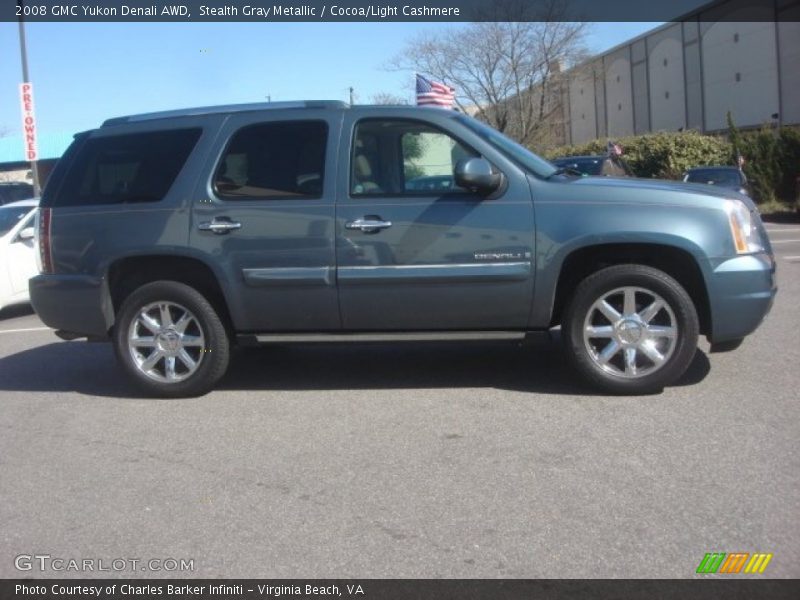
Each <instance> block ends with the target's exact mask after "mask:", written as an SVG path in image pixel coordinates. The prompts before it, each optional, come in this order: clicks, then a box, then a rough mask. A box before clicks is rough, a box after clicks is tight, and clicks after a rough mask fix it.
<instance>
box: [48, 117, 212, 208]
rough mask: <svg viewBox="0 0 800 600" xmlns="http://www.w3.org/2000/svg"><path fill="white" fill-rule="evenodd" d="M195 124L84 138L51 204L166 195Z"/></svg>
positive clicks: (195, 134)
mask: <svg viewBox="0 0 800 600" xmlns="http://www.w3.org/2000/svg"><path fill="white" fill-rule="evenodd" d="M200 132H201V130H200V129H172V130H169V131H152V132H148V133H133V134H127V135H115V136H109V137H97V138H90V139H87V140H86V141H85V142H84V143H83V145H82V146H81V147H80V149H79V151H78V153H77V155H76V156H75V158H74V160H73V162H72V164H71V165H70V167H69V169H68V172H67V173H66V176H65V178H64V183H63V185H61V186H60V189H59V193H58V196H57V197H56V198H55V201H54V203H53V204H54V205H55V206H77V205H86V204H119V203H123V202H156V201H158V200H161V199H162V198H164V196H166V195H167V192H168V191H169V189H170V187H172V184H173V182H174V181H175V178H176V177H177V176H178V173H179V172H180V170H181V167H183V165H184V163H185V162H186V159H187V158H188V157H189V154H190V153H191V151H192V149H193V148H194V146H195V144H196V143H197V140H198V139H199V137H200Z"/></svg>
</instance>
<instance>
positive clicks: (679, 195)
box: [569, 177, 756, 211]
mask: <svg viewBox="0 0 800 600" xmlns="http://www.w3.org/2000/svg"><path fill="white" fill-rule="evenodd" d="M569 185H570V186H573V185H574V186H579V187H582V188H595V189H597V190H598V191H602V193H603V194H604V195H606V194H608V193H611V192H613V191H614V190H619V191H620V192H622V193H624V194H625V195H626V196H630V195H631V194H636V192H637V191H643V190H646V191H648V192H656V193H654V194H650V195H649V196H648V197H644V198H641V200H642V201H645V202H646V201H647V200H648V199H649V198H652V199H653V200H654V201H658V202H663V201H664V200H665V199H667V198H669V199H672V200H675V201H679V202H681V203H683V202H682V201H681V200H686V199H689V198H695V199H696V200H699V201H701V202H702V199H703V198H705V199H711V198H718V199H721V200H730V199H733V200H741V201H742V202H744V203H745V204H746V205H747V206H748V208H749V209H750V210H751V211H752V210H755V209H756V207H755V204H754V203H753V200H752V199H751V198H749V197H748V196H745V195H744V194H740V193H739V192H737V191H736V190H733V189H731V188H723V187H718V186H714V185H706V184H702V183H685V182H683V181H669V180H667V179H637V178H633V177H580V178H575V179H572V180H570V182H569ZM679 199H680V200H679Z"/></svg>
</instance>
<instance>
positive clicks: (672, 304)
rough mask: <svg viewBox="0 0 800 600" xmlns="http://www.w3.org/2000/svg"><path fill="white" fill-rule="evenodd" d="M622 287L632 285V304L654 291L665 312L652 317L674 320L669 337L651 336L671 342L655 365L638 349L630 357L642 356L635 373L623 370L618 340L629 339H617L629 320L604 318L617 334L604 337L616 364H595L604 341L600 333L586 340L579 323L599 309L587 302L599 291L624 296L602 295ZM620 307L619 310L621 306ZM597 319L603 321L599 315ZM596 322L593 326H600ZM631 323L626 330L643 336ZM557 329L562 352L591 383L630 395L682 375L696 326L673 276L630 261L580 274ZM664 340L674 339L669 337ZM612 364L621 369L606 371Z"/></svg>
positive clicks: (599, 295) (694, 313)
mask: <svg viewBox="0 0 800 600" xmlns="http://www.w3.org/2000/svg"><path fill="white" fill-rule="evenodd" d="M622 288H636V289H637V290H638V291H637V292H635V293H634V296H633V297H634V298H635V299H636V305H637V307H638V306H639V300H640V299H645V300H646V299H647V297H648V292H649V293H650V294H655V295H657V296H659V297H660V299H661V300H663V301H664V302H665V303H666V305H668V307H669V310H671V314H669V313H668V312H667V311H666V310H662V311H661V312H659V313H658V315H659V316H658V317H657V318H661V319H666V320H667V321H669V322H671V321H672V320H674V322H675V323H674V325H675V326H676V328H677V334H676V335H674V336H673V337H672V338H670V339H665V340H659V341H658V342H657V343H659V344H661V343H664V344H671V345H670V346H667V348H671V349H670V350H669V356H668V357H667V358H665V360H664V362H663V363H661V364H660V365H657V363H656V362H655V361H654V360H650V358H649V356H646V355H645V354H644V352H643V351H642V350H639V353H640V354H639V356H638V358H634V359H633V360H632V361H631V362H632V364H634V365H635V364H636V361H642V362H645V365H644V366H643V367H641V369H642V371H641V374H640V375H627V374H626V372H627V371H626V369H627V367H626V365H625V359H626V356H625V350H624V346H623V343H626V344H627V343H630V340H628V339H624V340H623V338H626V337H627V336H626V334H625V333H624V332H622V329H621V328H630V327H629V326H630V323H629V322H626V323H624V324H622V321H625V319H622V320H620V321H617V323H620V324H621V328H617V327H614V326H613V324H612V321H611V319H608V323H609V324H612V327H611V330H612V331H614V332H616V334H615V335H617V336H618V338H611V339H609V340H608V344H609V345H608V346H607V347H608V348H609V349H610V348H611V346H610V344H611V342H612V341H614V342H615V343H617V346H618V347H619V348H620V350H618V351H616V354H614V355H613V357H614V358H613V359H612V360H614V361H619V362H621V363H622V364H621V365H616V366H615V365H614V364H606V365H601V364H599V357H600V355H601V354H603V352H602V350H601V346H602V347H603V348H605V347H606V346H605V345H604V344H605V342H603V340H602V338H601V339H599V340H596V341H592V340H590V341H588V342H587V341H585V340H584V328H585V327H586V324H587V319H592V318H593V317H592V316H590V311H591V313H592V315H594V316H596V315H597V314H598V312H601V311H600V309H593V308H592V307H593V305H595V302H597V301H599V300H600V299H602V298H604V297H609V298H617V297H619V298H624V293H621V294H620V296H607V295H609V294H612V292H615V291H616V290H620V289H622ZM642 304H643V306H642V308H641V309H638V308H637V311H636V312H637V315H638V312H640V311H641V312H644V302H643V303H642ZM620 312H621V313H623V312H624V311H620ZM653 320H655V318H654V319H653ZM595 323H596V321H591V322H590V325H592V326H594V325H595ZM599 325H604V323H603V322H602V318H601V322H600V323H599ZM599 325H598V329H600V328H601V327H600V326H599ZM632 328H633V329H634V332H632V333H631V334H629V335H631V336H632V337H636V338H637V339H647V336H648V335H649V334H647V333H644V334H643V333H642V329H640V328H639V326H638V325H633V326H632ZM561 329H562V337H563V340H564V349H565V351H566V354H567V358H568V360H569V362H570V363H571V364H572V365H573V367H574V368H575V369H576V370H577V371H578V372H579V373H580V374H581V375H582V376H583V378H584V379H585V380H586V381H587V382H588V383H590V384H591V385H592V386H593V387H596V388H598V389H600V390H603V391H606V392H611V393H613V394H623V395H635V394H651V393H657V392H660V391H662V390H663V388H664V386H666V385H669V384H671V383H673V382H675V381H676V380H677V379H678V378H679V377H680V376H681V375H683V373H684V372H685V371H686V369H687V368H688V367H689V364H690V363H691V362H692V359H693V358H694V355H695V352H696V350H697V337H698V334H699V329H700V327H699V323H698V318H697V310H696V308H695V306H694V303H693V302H692V299H691V298H690V297H689V294H687V293H686V290H685V289H683V287H682V286H681V285H680V284H679V283H678V282H677V281H675V279H673V278H672V277H670V276H669V275H667V274H666V273H664V272H663V271H659V270H658V269H654V268H652V267H647V266H644V265H633V264H630V265H616V266H612V267H607V268H605V269H601V270H600V271H597V272H595V273H593V274H592V275H589V276H588V277H587V278H586V279H584V280H583V281H582V282H581V283H580V284H579V285H578V287H577V289H576V290H575V293H574V295H573V297H572V299H571V301H570V302H569V304H568V305H567V307H566V310H565V312H564V317H563V319H562V326H561ZM605 329H608V325H605ZM645 331H649V328H648V329H645ZM643 335H644V336H645V337H644V338H642V337H641V336H643ZM603 337H605V336H603ZM670 340H674V341H672V342H671V341H670ZM594 343H597V346H596V347H593V349H594V350H595V352H593V351H592V349H590V348H589V347H588V344H594ZM652 343H656V342H652ZM636 355H637V352H636V351H634V352H633V356H634V357H636ZM662 356H665V357H666V356H667V353H666V352H665V353H664V354H663V355H662ZM656 358H658V357H656ZM647 363H652V364H647ZM648 369H651V370H652V372H648ZM653 369H654V370H653ZM615 370H622V371H623V372H620V373H617V372H612V371H615ZM638 370H639V367H638V366H636V367H635V369H634V370H633V371H632V373H636V372H637V371H638ZM631 377H633V378H631Z"/></svg>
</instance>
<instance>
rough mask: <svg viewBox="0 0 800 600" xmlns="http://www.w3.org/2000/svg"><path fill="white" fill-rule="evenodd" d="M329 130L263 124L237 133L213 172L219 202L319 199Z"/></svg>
mask: <svg viewBox="0 0 800 600" xmlns="http://www.w3.org/2000/svg"><path fill="white" fill-rule="evenodd" d="M327 139H328V126H327V124H326V123H324V122H323V121H291V122H281V123H264V124H261V125H252V126H250V127H245V128H244V129H240V130H239V131H238V132H236V134H235V135H234V136H233V139H232V140H231V143H230V145H229V146H228V149H227V150H226V152H225V155H224V156H223V157H222V160H221V161H220V164H219V166H218V167H217V171H216V175H215V177H214V189H215V190H216V192H217V194H219V195H220V196H221V197H223V198H231V199H233V198H236V199H246V198H259V199H261V198H319V197H320V196H321V195H322V183H323V176H324V170H325V146H326V143H327Z"/></svg>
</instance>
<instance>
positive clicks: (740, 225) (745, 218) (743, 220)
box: [725, 200, 764, 254]
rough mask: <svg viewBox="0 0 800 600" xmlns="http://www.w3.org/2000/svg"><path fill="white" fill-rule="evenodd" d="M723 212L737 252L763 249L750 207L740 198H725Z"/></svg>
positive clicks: (746, 252) (743, 252)
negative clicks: (725, 213)
mask: <svg viewBox="0 0 800 600" xmlns="http://www.w3.org/2000/svg"><path fill="white" fill-rule="evenodd" d="M725 212H727V213H728V222H729V223H730V226H731V235H732V236H733V245H734V246H735V247H736V252H737V254H749V253H752V252H761V251H763V250H764V244H763V243H762V241H761V234H760V233H759V232H758V228H757V227H756V224H755V223H754V222H753V218H752V216H751V215H750V209H748V208H747V205H746V204H745V203H744V202H742V201H741V200H726V201H725Z"/></svg>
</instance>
